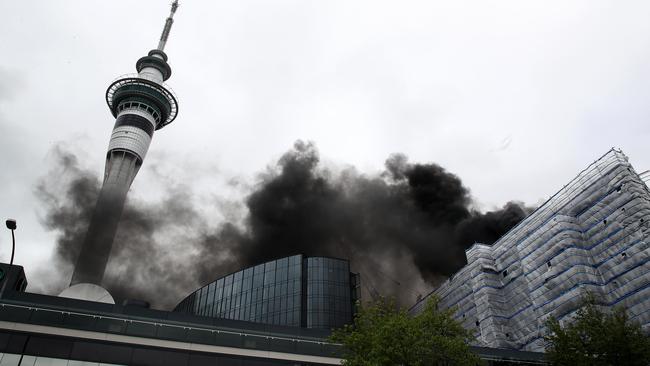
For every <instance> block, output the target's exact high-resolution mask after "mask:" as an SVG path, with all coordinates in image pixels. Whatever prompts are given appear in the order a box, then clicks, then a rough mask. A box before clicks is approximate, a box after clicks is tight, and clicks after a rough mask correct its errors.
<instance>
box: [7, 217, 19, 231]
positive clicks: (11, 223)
mask: <svg viewBox="0 0 650 366" xmlns="http://www.w3.org/2000/svg"><path fill="white" fill-rule="evenodd" d="M5 224H7V229H9V230H16V220H14V219H7V221H6V222H5Z"/></svg>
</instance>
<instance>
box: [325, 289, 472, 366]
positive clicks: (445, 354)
mask: <svg viewBox="0 0 650 366" xmlns="http://www.w3.org/2000/svg"><path fill="white" fill-rule="evenodd" d="M452 315H453V311H452V310H443V311H440V310H438V299H437V298H435V297H433V296H432V297H431V298H430V299H429V301H428V302H427V304H426V307H425V309H424V311H423V312H422V313H420V314H419V315H416V316H410V315H409V314H407V312H406V311H405V310H403V309H402V310H400V309H398V308H397V307H396V306H395V304H394V302H393V301H392V300H388V299H379V300H376V301H374V302H372V303H370V304H368V305H366V306H359V309H358V312H357V314H356V316H355V319H354V324H351V325H346V326H345V327H343V328H341V329H338V330H335V331H334V333H333V334H332V337H331V340H332V341H334V342H337V343H341V344H343V346H344V348H345V354H344V356H343V364H344V365H349V366H370V365H372V366H381V365H390V366H393V365H403V366H418V365H436V366H437V365H459V366H463V365H478V364H480V363H481V360H480V359H479V358H478V356H476V355H475V354H474V353H472V352H471V350H470V348H469V345H468V344H469V342H470V341H471V340H472V339H473V336H472V334H471V332H469V331H467V330H465V329H464V328H463V327H462V326H461V325H460V323H458V322H457V321H455V320H454V319H453V317H452Z"/></svg>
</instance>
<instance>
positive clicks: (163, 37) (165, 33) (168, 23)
mask: <svg viewBox="0 0 650 366" xmlns="http://www.w3.org/2000/svg"><path fill="white" fill-rule="evenodd" d="M176 9H178V0H174V2H173V3H172V10H171V12H170V13H169V16H168V17H167V20H165V27H164V28H163V31H162V34H161V35H160V42H158V50H160V51H164V50H165V44H166V43H167V38H169V32H170V31H171V30H172V24H174V13H176Z"/></svg>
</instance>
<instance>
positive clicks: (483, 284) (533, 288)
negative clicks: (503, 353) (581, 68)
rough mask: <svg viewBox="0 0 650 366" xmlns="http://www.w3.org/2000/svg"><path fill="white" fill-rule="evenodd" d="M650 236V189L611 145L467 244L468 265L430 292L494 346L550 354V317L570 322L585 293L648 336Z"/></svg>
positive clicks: (419, 307) (481, 341) (417, 307)
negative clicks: (534, 205)
mask: <svg viewBox="0 0 650 366" xmlns="http://www.w3.org/2000/svg"><path fill="white" fill-rule="evenodd" d="M648 243H650V191H649V190H648V187H647V186H646V185H645V184H644V182H643V181H642V180H641V179H640V178H639V176H638V175H637V174H636V173H635V172H634V169H633V168H632V166H631V165H630V164H629V163H628V159H627V157H626V156H625V155H624V154H623V153H622V152H620V151H618V150H611V151H610V152H608V153H607V154H606V155H604V156H603V157H602V158H600V159H599V160H597V161H596V162H594V163H593V164H591V165H590V166H589V167H588V168H587V169H585V170H584V171H582V172H581V173H580V174H579V175H578V176H577V177H576V178H574V179H573V180H572V181H571V182H569V183H568V184H567V185H566V186H565V187H564V188H563V189H562V190H560V191H559V192H558V193H557V194H555V195H554V196H553V197H551V198H550V199H549V200H548V201H546V202H545V203H544V204H543V205H542V206H540V207H539V208H538V209H537V210H536V211H535V212H533V213H532V214H531V215H529V216H528V217H526V218H525V219H524V220H523V221H522V222H521V223H520V224H518V225H517V226H516V227H515V228H513V229H512V230H510V231H509V232H508V233H506V234H505V235H504V236H503V237H501V238H500V239H499V240H498V241H497V242H496V243H494V244H493V245H491V246H489V245H483V244H474V245H473V246H472V247H471V248H469V249H468V250H467V251H466V255H467V262H468V264H467V265H466V266H465V267H463V268H462V269H461V270H460V271H459V272H457V273H456V274H455V275H454V276H452V277H451V278H450V279H449V280H447V281H445V282H444V283H443V284H442V285H441V286H440V287H439V288H437V289H436V290H435V291H433V292H432V294H435V295H437V296H438V297H439V298H440V307H442V308H451V307H453V308H455V309H456V315H455V316H456V319H457V320H459V321H460V322H462V324H463V326H464V327H466V328H467V329H471V330H473V331H474V332H475V334H476V337H477V341H478V344H479V345H483V346H488V347H500V348H512V349H519V350H530V351H543V349H544V343H543V338H542V337H543V336H544V335H545V334H546V332H547V329H546V326H545V321H546V320H547V319H548V318H549V316H551V315H553V316H555V317H556V318H558V319H559V320H560V321H561V322H562V321H570V320H571V317H572V316H573V315H574V314H575V312H576V311H577V309H578V308H579V307H580V306H581V301H582V299H583V297H584V295H585V292H586V291H589V292H591V293H592V294H594V296H595V298H596V299H597V301H599V302H600V303H601V305H602V306H603V308H606V309H607V308H609V309H611V308H613V307H614V306H623V307H625V308H626V309H627V311H628V315H629V317H630V319H631V320H632V321H634V322H638V323H639V324H641V326H642V328H643V329H644V331H645V332H646V333H648V331H650V271H648V265H649V264H650V249H649V247H648ZM430 295H431V294H430ZM430 295H428V296H427V297H429V296H430ZM427 297H425V298H424V299H423V300H422V301H420V302H418V303H417V304H416V305H415V306H414V307H413V308H411V313H414V314H416V313H418V312H420V311H421V310H422V309H423V307H424V304H425V302H426V300H427Z"/></svg>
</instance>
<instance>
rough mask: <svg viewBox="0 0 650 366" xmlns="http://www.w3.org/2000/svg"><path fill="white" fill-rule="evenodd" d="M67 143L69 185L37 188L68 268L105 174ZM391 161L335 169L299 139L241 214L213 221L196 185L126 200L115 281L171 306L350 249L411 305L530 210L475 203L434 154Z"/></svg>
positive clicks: (62, 161)
mask: <svg viewBox="0 0 650 366" xmlns="http://www.w3.org/2000/svg"><path fill="white" fill-rule="evenodd" d="M57 154H58V160H59V165H60V166H66V167H67V168H66V169H65V171H66V174H67V175H66V176H67V177H69V178H68V179H63V180H61V181H62V182H63V184H64V186H65V189H64V191H65V194H64V195H61V196H58V197H54V198H53V197H52V196H53V194H52V192H51V185H48V184H41V185H39V187H38V189H37V192H38V194H39V196H40V197H41V198H43V202H44V203H45V206H46V210H47V215H46V216H45V220H44V222H45V224H46V225H47V227H48V228H50V229H52V230H56V231H57V232H58V241H57V249H56V253H55V257H56V259H57V260H58V261H59V262H61V263H63V264H65V265H66V268H70V263H74V259H75V258H76V254H77V253H78V251H79V245H80V244H81V242H82V240H83V236H84V234H85V228H86V227H87V225H88V219H89V217H90V214H91V213H92V208H93V206H94V200H93V199H96V196H97V193H98V192H99V181H98V180H97V179H96V178H94V177H95V175H94V173H92V172H90V171H88V170H86V169H82V168H80V167H79V163H78V162H77V161H76V159H75V157H74V156H73V155H71V154H70V153H67V152H65V151H62V150H59V151H58V153H57ZM385 165H386V170H385V171H384V172H383V173H381V174H374V175H366V174H362V173H359V172H357V171H356V170H355V169H354V168H352V167H348V168H345V169H328V168H326V167H323V165H322V164H321V163H320V161H319V154H318V151H317V149H316V148H315V146H314V145H313V144H311V143H304V142H301V141H298V142H296V144H295V145H294V147H293V149H291V150H289V151H288V152H287V153H285V154H284V155H283V156H282V157H281V158H280V159H279V161H278V162H277V163H276V164H274V165H272V166H271V167H269V169H267V170H266V171H265V173H264V174H262V175H260V177H259V181H258V182H257V184H256V185H255V186H254V187H253V189H252V191H251V192H250V193H249V194H248V196H247V198H246V200H245V205H246V207H247V209H248V211H247V212H246V213H245V214H244V215H245V216H244V217H243V218H242V219H243V220H242V222H243V225H239V224H238V223H237V222H230V221H229V220H226V221H225V222H223V223H221V224H220V225H218V226H214V225H210V224H209V223H210V220H209V218H206V217H203V216H202V215H201V213H200V212H199V210H197V209H196V208H195V207H194V206H193V203H192V202H193V197H192V194H193V193H192V190H191V189H190V187H186V186H185V187H176V188H174V187H172V188H169V189H168V190H167V192H165V194H164V198H163V199H162V201H160V202H158V203H155V204H150V203H148V204H145V203H142V202H136V201H134V200H132V199H128V200H127V203H126V206H125V209H124V213H123V215H122V219H121V222H120V227H119V229H118V232H117V236H116V239H115V243H114V246H113V251H112V254H111V260H110V263H109V268H108V275H107V277H106V286H107V287H108V289H109V290H110V291H111V293H112V294H114V295H115V296H116V297H118V298H138V299H144V300H148V301H150V302H152V303H153V304H154V305H155V306H156V307H159V308H170V307H172V306H173V305H174V304H175V303H177V302H178V301H179V300H181V299H182V297H183V296H185V295H186V294H187V293H189V292H191V291H192V290H194V289H195V288H196V287H197V286H199V285H201V284H204V283H206V282H208V281H210V280H212V279H214V278H216V277H218V276H220V275H223V274H225V273H228V272H231V271H233V270H236V269H239V268H242V267H245V266H249V265H254V264H258V263H260V262H264V261H267V260H271V259H275V258H279V257H283V256H288V255H293V254H300V253H302V254H305V255H307V256H334V257H343V258H349V259H350V260H351V264H352V267H353V270H355V271H358V272H361V275H362V283H363V289H364V290H365V292H366V294H368V293H369V294H374V293H379V294H382V295H396V296H397V297H398V299H400V300H401V303H403V304H405V305H408V304H410V303H412V302H413V301H414V299H415V296H416V295H417V293H422V292H423V291H426V290H427V288H430V287H431V286H433V285H435V284H436V283H438V282H439V281H440V280H441V279H443V278H444V277H446V276H449V275H451V274H453V273H454V272H455V271H457V270H458V269H459V268H461V267H462V266H463V265H464V264H465V255H464V250H465V249H466V248H468V247H469V246H471V245H472V244H473V243H475V242H481V243H485V244H492V243H493V242H494V241H496V240H497V239H498V238H499V237H500V236H501V235H503V234H504V233H505V232H507V231H508V230H509V229H510V228H512V227H513V226H514V225H516V224H517V223H518V222H519V221H521V219H522V218H523V217H525V215H526V214H527V213H528V212H529V209H528V208H526V207H524V206H523V205H521V204H518V203H514V202H510V203H508V204H507V205H506V206H504V207H503V208H502V209H500V210H496V211H491V212H487V213H481V212H478V211H476V210H474V209H472V208H471V207H472V204H473V200H472V197H471V196H470V193H469V190H468V189H467V188H466V187H464V186H463V184H462V182H461V180H460V179H459V178H458V177H457V176H455V175H454V174H452V173H449V172H447V171H446V170H445V169H444V168H442V167H440V166H439V165H436V164H414V163H410V162H409V161H408V159H407V158H406V157H405V156H404V155H401V154H395V155H393V156H391V157H389V158H388V160H387V161H386V164H385ZM145 168H146V166H145V167H143V169H145ZM59 170H60V169H59ZM59 174H60V172H59ZM136 179H137V178H136Z"/></svg>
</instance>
